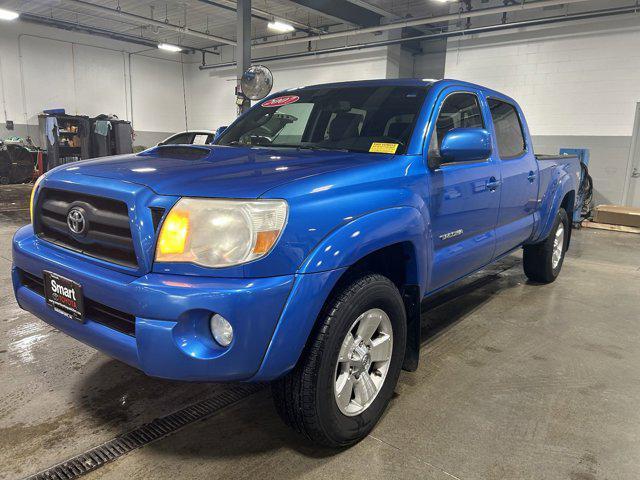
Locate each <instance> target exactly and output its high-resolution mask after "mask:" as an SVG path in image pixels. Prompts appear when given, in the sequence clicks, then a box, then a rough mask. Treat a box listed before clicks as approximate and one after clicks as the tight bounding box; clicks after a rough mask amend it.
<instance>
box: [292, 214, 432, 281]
mask: <svg viewBox="0 0 640 480" xmlns="http://www.w3.org/2000/svg"><path fill="white" fill-rule="evenodd" d="M427 234H428V225H427V222H426V221H425V218H424V216H423V214H422V213H421V212H420V211H419V210H418V209H417V208H414V207H394V208H388V209H384V210H377V211H375V212H371V213H367V214H365V215H363V216H361V217H358V218H356V219H355V220H353V221H352V222H350V223H348V224H346V225H343V226H342V227H340V228H338V229H336V230H334V231H332V232H331V233H330V234H329V235H327V236H326V237H324V238H323V239H322V240H321V241H320V242H319V243H318V244H317V245H316V247H315V248H314V249H313V250H312V251H311V253H310V254H309V255H308V256H307V258H306V259H305V260H304V261H303V262H302V264H301V265H300V268H299V269H298V272H297V273H299V274H305V273H317V272H322V271H327V270H335V269H339V268H344V267H349V266H351V265H353V264H354V263H356V262H357V261H358V260H360V259H362V258H364V257H366V256H367V255H369V254H370V253H373V252H375V251H376V250H380V249H382V248H385V247H388V246H391V245H394V244H398V243H403V242H409V243H411V244H412V246H413V248H414V253H415V257H416V269H415V278H411V279H410V280H411V283H414V284H417V285H419V286H420V289H421V292H423V291H424V288H425V287H426V279H427V276H428V274H427V271H426V267H427V265H429V263H430V262H429V261H428V256H429V252H431V247H430V244H429V242H428V240H427Z"/></svg>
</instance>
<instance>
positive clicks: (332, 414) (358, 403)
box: [273, 274, 407, 447]
mask: <svg viewBox="0 0 640 480" xmlns="http://www.w3.org/2000/svg"><path fill="white" fill-rule="evenodd" d="M406 332H407V328H406V315H405V310H404V303H403V301H402V297H401V296H400V293H399V292H398V289H397V288H396V286H395V285H394V284H393V283H392V282H391V281H390V280H389V279H388V278H386V277H383V276H382V275H377V274H367V275H365V276H363V277H362V278H360V279H358V280H356V281H354V282H353V283H351V284H350V285H348V286H346V287H345V288H343V289H341V290H340V291H339V292H338V293H337V294H336V295H334V296H333V298H332V299H330V300H329V301H328V302H327V305H326V307H325V309H324V311H323V313H322V314H321V318H320V319H319V323H318V325H317V328H316V330H315V332H314V334H313V336H312V338H311V339H310V342H309V345H308V346H307V348H306V349H305V352H304V353H303V356H302V357H301V358H300V360H299V362H298V364H297V365H296V367H295V368H294V369H293V370H292V371H291V372H290V373H289V374H287V375H286V376H285V377H284V378H282V379H280V380H278V381H277V382H275V383H274V384H273V396H274V400H275V404H276V409H277V410H278V413H279V414H280V416H281V417H282V418H283V419H284V421H285V422H286V423H287V424H288V425H289V426H291V427H293V428H294V429H295V430H297V431H298V432H300V433H302V434H304V435H305V436H306V437H308V438H309V439H311V440H313V441H315V442H318V443H321V444H324V445H328V446H331V447H345V446H349V445H353V444H354V443H356V442H358V441H360V440H361V439H362V438H364V437H365V436H366V435H367V434H368V433H369V432H370V431H371V430H372V429H373V427H374V426H375V424H376V423H377V422H378V420H379V419H380V417H381V416H382V413H383V412H384V410H385V408H386V406H387V404H388V403H389V400H390V399H391V396H392V395H393V390H394V388H395V386H396V383H397V382H398V377H399V375H400V370H401V367H402V360H403V358H404V350H405V343H406V334H407V333H406Z"/></svg>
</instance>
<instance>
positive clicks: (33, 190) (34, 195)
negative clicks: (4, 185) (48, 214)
mask: <svg viewBox="0 0 640 480" xmlns="http://www.w3.org/2000/svg"><path fill="white" fill-rule="evenodd" d="M42 180H44V175H40V176H39V177H38V178H37V180H36V181H35V183H34V184H33V188H32V189H31V198H30V199H29V216H30V217H31V223H33V201H34V200H35V199H36V191H37V190H38V185H40V182H42Z"/></svg>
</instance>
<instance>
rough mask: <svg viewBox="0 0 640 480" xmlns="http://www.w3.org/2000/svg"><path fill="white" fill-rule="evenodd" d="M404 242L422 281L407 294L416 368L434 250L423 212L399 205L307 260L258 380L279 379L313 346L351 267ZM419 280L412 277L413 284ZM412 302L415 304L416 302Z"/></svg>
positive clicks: (355, 225) (338, 233)
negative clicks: (324, 309)
mask: <svg viewBox="0 0 640 480" xmlns="http://www.w3.org/2000/svg"><path fill="white" fill-rule="evenodd" d="M355 239H357V241H356V240H355ZM401 242H411V243H412V244H413V247H414V251H415V255H416V268H415V270H416V272H415V274H416V279H415V280H416V281H419V282H420V283H419V284H416V285H413V286H409V287H410V288H409V289H408V290H406V291H404V292H401V294H402V295H403V298H404V301H405V305H407V308H408V311H407V315H408V321H409V322H410V323H409V325H408V328H409V330H410V331H408V338H407V347H408V348H407V354H406V356H405V367H406V368H407V369H412V370H415V368H416V367H417V355H418V352H417V350H419V336H420V321H419V315H420V313H419V312H420V310H419V300H421V299H422V294H423V292H424V288H426V278H427V272H426V268H427V265H428V262H427V256H428V252H430V251H431V247H430V244H429V243H428V241H427V224H426V222H425V220H424V217H423V215H422V214H421V212H420V211H419V210H418V209H416V208H414V207H394V208H389V209H385V210H378V211H375V212H371V213H368V214H365V215H363V216H361V217H358V218H356V219H354V220H353V221H352V222H350V223H348V224H346V225H343V226H341V227H339V228H337V229H336V230H334V231H332V232H331V233H330V234H329V235H327V236H326V237H324V238H323V239H322V240H321V241H320V242H319V243H318V244H317V245H316V247H315V248H314V249H313V250H312V252H311V253H310V254H309V255H308V256H307V258H306V259H305V260H304V261H303V262H302V264H301V266H300V268H299V270H298V272H297V273H296V281H295V284H294V287H293V289H292V291H291V294H290V295H289V299H288V300H287V303H286V305H285V306H284V309H283V311H282V313H281V315H280V319H279V320H278V324H277V325H276V328H275V331H274V334H273V336H272V338H271V341H270V342H269V346H268V347H267V352H266V354H265V356H264V358H263V361H262V364H261V366H260V368H259V370H258V372H257V373H256V375H255V376H254V377H253V378H252V381H269V380H273V379H276V378H278V377H280V376H282V375H284V374H286V373H287V372H288V371H289V370H291V369H292V368H293V367H294V366H295V365H296V363H297V362H298V359H299V358H300V355H301V354H302V351H303V350H304V348H305V345H306V344H307V341H308V339H309V335H310V334H311V332H312V331H313V327H314V326H315V324H316V321H317V318H318V315H319V314H320V311H321V309H322V307H323V305H324V303H325V302H326V300H327V298H328V296H329V295H330V293H331V291H332V290H333V288H334V287H335V285H336V284H337V283H338V281H339V280H340V278H341V277H342V275H343V274H344V273H345V272H346V270H347V269H348V267H349V266H351V265H353V264H354V263H356V262H357V261H358V260H360V259H362V258H364V257H366V256H367V255H368V254H370V253H373V252H375V251H376V250H379V249H381V248H384V247H387V246H391V245H394V244H397V243H401ZM336 252H337V253H336ZM413 281H414V279H411V283H413ZM411 289H412V290H411ZM411 299H413V301H414V304H411ZM416 301H417V306H416V305H415V302H416ZM409 307H411V309H410V310H409ZM416 319H417V321H416ZM413 327H415V328H413ZM416 330H417V336H416V335H415V331H416ZM415 342H418V348H417V349H415V348H411V347H410V345H415Z"/></svg>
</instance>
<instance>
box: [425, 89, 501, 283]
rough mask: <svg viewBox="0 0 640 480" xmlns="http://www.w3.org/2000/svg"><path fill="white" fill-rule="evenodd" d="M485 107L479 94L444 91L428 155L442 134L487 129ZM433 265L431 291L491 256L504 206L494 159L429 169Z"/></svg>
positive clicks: (436, 147) (437, 147) (431, 129)
mask: <svg viewBox="0 0 640 480" xmlns="http://www.w3.org/2000/svg"><path fill="white" fill-rule="evenodd" d="M487 115H488V110H487V106H486V104H485V103H484V100H483V99H482V97H481V96H480V95H479V94H478V92H476V91H474V90H470V89H466V88H465V89H458V88H450V89H445V90H444V91H443V92H442V94H441V95H440V97H439V99H438V101H437V102H436V106H435V110H434V113H433V116H432V118H431V122H430V126H429V132H428V135H429V136H428V137H427V142H428V143H427V145H428V146H429V148H428V152H427V155H439V151H440V146H441V144H442V140H443V138H444V136H445V135H446V134H447V133H448V132H450V131H451V130H453V129H457V128H486V127H487V122H488V119H487V118H486V116H487ZM427 181H428V182H429V185H428V186H429V198H428V205H429V214H430V217H431V232H430V235H431V240H432V244H433V265H432V268H431V269H430V272H431V274H430V279H429V291H430V292H431V291H434V290H436V289H438V288H440V287H443V286H445V285H447V284H448V283H451V282H453V281H455V280H457V279H458V278H461V277H463V276H465V275H467V274H468V273H471V272H473V271H474V270H477V269H478V268H480V267H482V266H483V265H486V264H487V263H489V262H490V261H491V259H492V258H493V252H494V249H495V233H494V229H495V225H496V221H497V218H498V210H499V204H500V191H499V190H500V189H499V185H500V168H499V164H498V163H497V162H496V159H495V158H492V157H489V158H486V159H483V160H480V161H470V162H456V163H446V162H445V163H441V165H440V166H439V167H438V168H436V169H432V170H430V171H429V175H428V176H427Z"/></svg>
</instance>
